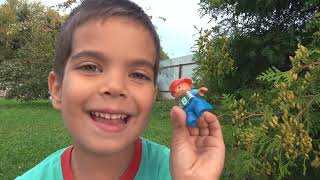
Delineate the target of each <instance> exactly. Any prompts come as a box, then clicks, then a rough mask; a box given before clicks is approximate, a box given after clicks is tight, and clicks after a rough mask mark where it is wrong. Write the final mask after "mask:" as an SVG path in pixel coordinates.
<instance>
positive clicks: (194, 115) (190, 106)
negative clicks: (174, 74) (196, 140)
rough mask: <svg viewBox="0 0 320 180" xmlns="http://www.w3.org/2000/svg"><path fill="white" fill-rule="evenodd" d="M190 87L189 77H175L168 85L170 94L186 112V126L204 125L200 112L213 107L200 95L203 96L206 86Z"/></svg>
mask: <svg viewBox="0 0 320 180" xmlns="http://www.w3.org/2000/svg"><path fill="white" fill-rule="evenodd" d="M191 88H192V79H189V78H182V79H176V80H174V81H172V83H171V85H170V87H169V89H170V92H171V95H172V96H173V97H175V99H176V100H177V101H179V106H180V107H181V108H182V109H183V110H184V111H185V112H186V113H187V126H189V127H206V126H207V123H206V122H205V121H204V120H203V119H202V118H201V116H202V113H203V112H205V111H208V110H211V109H213V107H212V105H211V104H209V103H208V102H207V101H206V100H205V99H203V98H201V97H200V96H204V93H205V92H207V91H208V88H206V87H200V88H199V89H191Z"/></svg>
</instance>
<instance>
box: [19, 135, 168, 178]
mask: <svg viewBox="0 0 320 180" xmlns="http://www.w3.org/2000/svg"><path fill="white" fill-rule="evenodd" d="M141 140H142V154H141V162H140V166H139V169H138V172H137V174H136V176H135V178H134V179H135V180H150V179H152V180H157V179H158V180H167V179H168V180H170V179H171V176H170V168H169V158H170V150H169V149H168V148H167V147H166V146H163V145H160V144H157V143H154V142H152V141H149V140H147V139H144V138H141ZM65 150H66V148H64V149H60V150H58V151H56V152H55V153H53V154H51V155H50V156H49V157H47V158H46V159H44V160H43V161H42V162H40V163H39V164H38V165H36V166H35V167H34V168H32V169H30V170H29V171H27V172H26V173H24V174H23V175H22V176H19V177H17V178H16V180H43V179H45V180H63V175H62V167H61V155H62V154H63V152H64V151H65Z"/></svg>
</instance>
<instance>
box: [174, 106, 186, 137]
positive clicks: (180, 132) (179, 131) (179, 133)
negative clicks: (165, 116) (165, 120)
mask: <svg viewBox="0 0 320 180" xmlns="http://www.w3.org/2000/svg"><path fill="white" fill-rule="evenodd" d="M170 116H171V122H172V126H173V135H174V136H175V137H174V138H179V139H184V140H186V139H187V138H188V136H189V130H188V128H187V125H186V113H185V112H184V111H183V110H182V109H181V108H180V107H178V106H174V107H173V108H172V109H171V112H170Z"/></svg>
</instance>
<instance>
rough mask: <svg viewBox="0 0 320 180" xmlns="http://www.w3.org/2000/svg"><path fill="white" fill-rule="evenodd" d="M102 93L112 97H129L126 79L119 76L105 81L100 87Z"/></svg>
mask: <svg viewBox="0 0 320 180" xmlns="http://www.w3.org/2000/svg"><path fill="white" fill-rule="evenodd" d="M100 94H101V95H104V96H105V95H106V96H111V97H127V94H128V93H127V90H126V85H125V82H124V80H121V79H119V78H116V79H113V80H111V79H110V78H108V81H105V82H104V83H103V85H102V86H101V88H100Z"/></svg>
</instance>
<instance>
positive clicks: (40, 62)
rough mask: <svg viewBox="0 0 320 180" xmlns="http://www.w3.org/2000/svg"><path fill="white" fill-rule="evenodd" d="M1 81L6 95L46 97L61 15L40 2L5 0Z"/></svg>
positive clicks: (0, 20) (0, 33) (1, 18)
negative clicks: (7, 91) (48, 76)
mask: <svg viewBox="0 0 320 180" xmlns="http://www.w3.org/2000/svg"><path fill="white" fill-rule="evenodd" d="M0 12H2V13H1V14H0V15H1V16H0V23H1V25H0V27H4V28H2V29H1V30H0V37H1V38H0V47H1V49H2V50H1V52H0V82H1V86H2V88H7V89H9V90H10V91H9V92H10V93H9V97H15V98H18V99H24V100H31V99H39V98H46V97H48V90H47V81H46V79H47V75H48V73H49V71H50V70H51V67H52V64H53V55H54V43H55V36H56V34H57V32H58V30H59V27H60V25H61V23H62V22H63V18H62V17H61V16H60V15H59V13H58V12H57V11H55V10H53V9H50V8H46V7H44V6H43V5H41V4H40V3H30V2H28V1H23V0H7V1H6V3H5V4H3V5H1V6H0Z"/></svg>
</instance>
